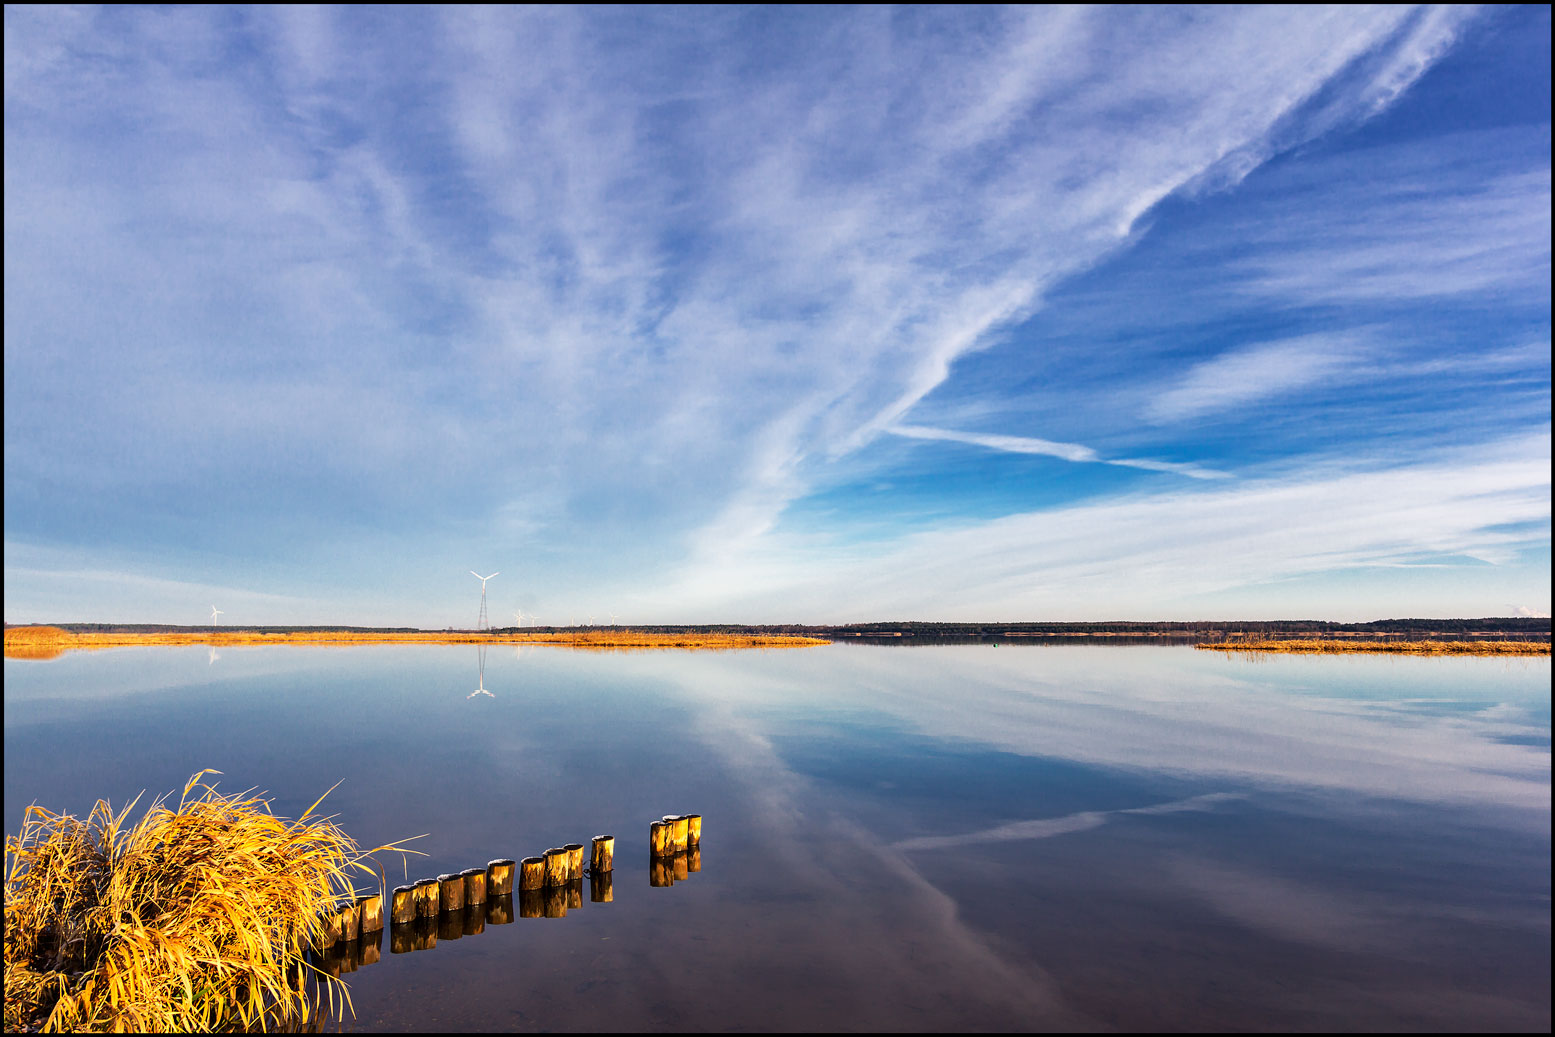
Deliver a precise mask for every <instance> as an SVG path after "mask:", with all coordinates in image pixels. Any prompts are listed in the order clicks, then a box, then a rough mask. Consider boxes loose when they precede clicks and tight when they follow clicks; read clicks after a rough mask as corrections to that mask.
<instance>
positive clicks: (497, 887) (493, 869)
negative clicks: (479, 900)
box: [486, 858, 514, 897]
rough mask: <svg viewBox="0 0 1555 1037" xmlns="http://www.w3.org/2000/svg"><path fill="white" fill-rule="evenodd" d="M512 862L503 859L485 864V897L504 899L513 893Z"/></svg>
mask: <svg viewBox="0 0 1555 1037" xmlns="http://www.w3.org/2000/svg"><path fill="white" fill-rule="evenodd" d="M513 867H514V862H513V861H510V860H508V859H507V858H503V859H502V860H498V861H487V862H486V895H487V896H488V897H505V896H507V895H508V894H509V893H511V892H513Z"/></svg>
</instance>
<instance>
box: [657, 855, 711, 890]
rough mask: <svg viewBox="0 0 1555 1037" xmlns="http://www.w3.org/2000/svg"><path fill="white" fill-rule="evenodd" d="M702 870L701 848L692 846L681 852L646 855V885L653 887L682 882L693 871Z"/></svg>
mask: <svg viewBox="0 0 1555 1037" xmlns="http://www.w3.org/2000/svg"><path fill="white" fill-rule="evenodd" d="M701 870H702V849H701V847H696V846H694V847H692V848H691V849H689V850H686V851H684V852H683V853H672V854H669V855H667V856H664V857H655V856H653V855H652V854H650V855H649V857H648V885H650V886H655V887H662V886H673V885H674V884H675V883H677V882H684V881H686V879H687V878H689V877H690V876H691V873H692V872H694V871H701Z"/></svg>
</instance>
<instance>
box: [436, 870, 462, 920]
mask: <svg viewBox="0 0 1555 1037" xmlns="http://www.w3.org/2000/svg"><path fill="white" fill-rule="evenodd" d="M437 886H438V890H437V896H438V904H437V909H438V911H439V912H440V913H442V914H447V913H448V912H450V911H455V912H457V911H463V910H464V876H463V875H454V874H449V873H447V872H445V873H444V874H442V875H439V876H438V877H437Z"/></svg>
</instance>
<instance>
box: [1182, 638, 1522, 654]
mask: <svg viewBox="0 0 1555 1037" xmlns="http://www.w3.org/2000/svg"><path fill="white" fill-rule="evenodd" d="M1194 647H1195V648H1208V649H1211V650H1213V651H1219V652H1280V653H1284V654H1288V655H1297V654H1301V655H1341V654H1349V653H1354V652H1385V653H1389V654H1393V655H1549V654H1550V643H1549V642H1548V641H1214V642H1210V643H1207V644H1199V645H1194Z"/></svg>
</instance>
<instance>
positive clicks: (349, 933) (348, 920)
mask: <svg viewBox="0 0 1555 1037" xmlns="http://www.w3.org/2000/svg"><path fill="white" fill-rule="evenodd" d="M335 924H336V925H337V926H339V929H338V932H339V933H340V939H342V940H343V941H345V942H346V943H350V942H352V941H353V940H355V939H356V938H357V936H359V935H360V934H361V918H360V916H359V915H358V914H357V912H356V901H355V900H348V901H346V902H345V903H344V904H341V905H340V906H339V907H337V908H335Z"/></svg>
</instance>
